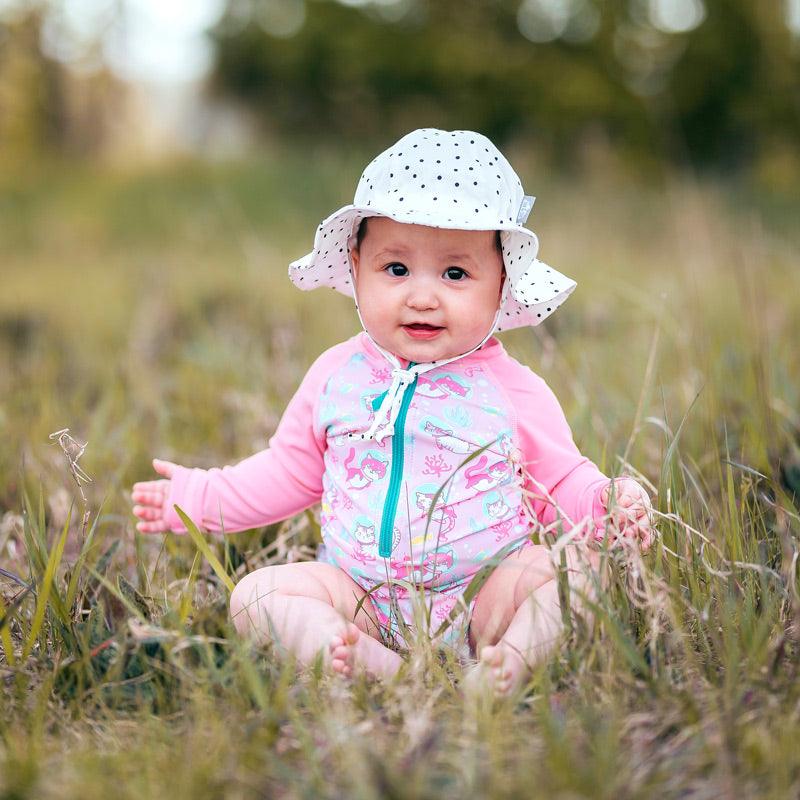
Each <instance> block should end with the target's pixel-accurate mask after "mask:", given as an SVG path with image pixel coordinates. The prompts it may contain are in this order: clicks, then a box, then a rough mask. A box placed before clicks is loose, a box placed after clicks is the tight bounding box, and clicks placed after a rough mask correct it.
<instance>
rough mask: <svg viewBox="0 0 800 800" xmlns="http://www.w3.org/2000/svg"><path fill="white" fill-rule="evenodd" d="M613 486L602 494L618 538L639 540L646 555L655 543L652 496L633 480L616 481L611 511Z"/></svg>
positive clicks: (601, 498) (601, 496)
mask: <svg viewBox="0 0 800 800" xmlns="http://www.w3.org/2000/svg"><path fill="white" fill-rule="evenodd" d="M610 497H611V484H609V485H608V486H606V487H605V488H604V489H603V491H602V493H601V494H600V500H601V502H602V503H603V507H604V508H605V509H606V512H609V513H610V514H611V520H610V524H611V526H612V528H613V529H614V531H615V533H616V534H617V535H618V536H621V537H625V538H627V539H638V540H639V541H640V542H641V548H642V552H643V553H646V552H647V551H648V550H649V549H650V545H651V544H652V542H653V535H654V534H653V528H652V521H651V520H652V510H653V505H652V503H651V502H650V496H649V495H648V494H647V492H646V491H645V490H644V489H643V488H642V487H641V486H640V485H639V484H638V483H637V482H636V481H635V480H633V478H627V477H622V478H616V479H615V480H614V504H613V506H612V507H611V508H610V509H609V507H608V503H609V498H610Z"/></svg>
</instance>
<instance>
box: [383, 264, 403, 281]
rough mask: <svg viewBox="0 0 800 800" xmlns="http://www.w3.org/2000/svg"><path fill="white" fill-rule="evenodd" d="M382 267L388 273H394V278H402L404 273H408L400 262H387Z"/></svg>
mask: <svg viewBox="0 0 800 800" xmlns="http://www.w3.org/2000/svg"><path fill="white" fill-rule="evenodd" d="M384 269H385V270H386V271H387V272H388V273H389V274H390V275H394V277H395V278H402V277H403V276H404V275H408V269H407V268H406V267H405V266H403V265H402V264H398V263H397V262H394V263H393V264H388V265H387V266H386V267H384Z"/></svg>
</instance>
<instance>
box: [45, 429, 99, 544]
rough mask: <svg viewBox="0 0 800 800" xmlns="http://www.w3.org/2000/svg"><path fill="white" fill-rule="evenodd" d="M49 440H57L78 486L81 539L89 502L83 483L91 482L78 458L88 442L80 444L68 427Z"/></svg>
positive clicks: (86, 521) (84, 530)
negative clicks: (81, 511)
mask: <svg viewBox="0 0 800 800" xmlns="http://www.w3.org/2000/svg"><path fill="white" fill-rule="evenodd" d="M49 438H50V440H51V441H52V440H55V441H57V442H58V446H59V447H60V448H61V452H62V453H64V458H66V460H67V467H68V469H69V471H70V474H71V475H72V477H73V479H74V480H75V483H76V485H77V486H78V491H79V492H80V493H81V500H82V501H83V519H82V520H81V541H82V540H83V538H84V537H85V535H86V528H87V526H88V524H89V515H90V513H91V512H90V511H89V504H88V501H87V500H86V495H85V494H84V492H83V484H84V483H91V482H92V478H91V477H90V476H89V475H88V474H87V473H86V471H85V470H84V469H83V467H81V465H80V464H78V459H79V458H80V457H81V456H82V455H83V454H84V453H85V452H86V445H88V444H89V442H85V443H84V444H81V443H80V442H78V441H76V440H75V439H73V438H72V436H70V435H69V428H62V429H61V430H60V431H55V432H54V433H51V434H50V436H49Z"/></svg>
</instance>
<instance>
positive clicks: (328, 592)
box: [231, 561, 402, 677]
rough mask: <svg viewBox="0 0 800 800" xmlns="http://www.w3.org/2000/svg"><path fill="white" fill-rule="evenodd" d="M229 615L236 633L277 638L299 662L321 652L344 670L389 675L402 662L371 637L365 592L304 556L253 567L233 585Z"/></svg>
mask: <svg viewBox="0 0 800 800" xmlns="http://www.w3.org/2000/svg"><path fill="white" fill-rule="evenodd" d="M362 597H364V598H365V599H364V603H363V604H362V607H361V609H360V610H359V611H358V613H357V614H356V606H357V604H358V601H359V600H360V599H361V598H362ZM231 617H232V618H233V623H234V625H235V626H236V630H237V631H238V632H239V633H240V634H242V635H244V636H252V637H254V638H255V639H256V640H257V641H260V642H264V641H268V640H272V641H275V642H277V643H279V644H281V645H283V646H284V647H286V648H287V649H288V650H290V651H291V652H292V653H294V654H295V656H296V657H297V659H298V660H299V661H300V662H301V663H303V664H311V663H312V662H313V661H314V659H315V658H316V657H317V655H318V654H319V653H320V651H322V653H323V657H324V658H325V660H326V662H328V663H330V665H331V667H332V668H333V669H334V670H335V671H337V672H340V673H342V674H344V675H350V674H351V673H352V672H353V671H354V670H357V669H359V668H362V669H364V670H366V671H367V672H368V673H370V674H372V675H376V676H379V677H390V676H391V675H394V673H395V672H397V670H398V669H399V668H400V665H401V663H402V659H401V658H400V656H399V655H397V653H394V652H393V651H391V650H389V649H388V648H386V647H384V645H383V644H381V642H379V641H377V638H373V637H377V636H378V635H379V634H378V628H377V626H376V625H375V622H374V620H376V619H377V617H376V615H375V609H374V608H373V605H372V602H371V601H370V599H369V597H368V596H367V597H365V592H364V590H363V589H362V588H361V587H360V586H359V585H358V584H357V583H356V582H355V581H354V580H353V579H352V578H351V577H350V576H349V575H348V574H347V573H346V572H344V571H343V570H341V569H339V568H338V567H335V566H333V565H332V564H325V563H321V562H316V561H302V562H298V563H295V564H281V565H278V566H272V567H263V568H262V569H258V570H255V572H251V573H250V574H249V575H246V576H245V577H244V578H242V580H241V581H240V582H239V583H238V584H237V585H236V588H235V589H234V590H233V594H232V595H231Z"/></svg>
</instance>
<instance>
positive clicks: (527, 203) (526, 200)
mask: <svg viewBox="0 0 800 800" xmlns="http://www.w3.org/2000/svg"><path fill="white" fill-rule="evenodd" d="M535 202H536V198H535V197H531V195H529V194H526V195H525V197H523V198H522V202H521V203H520V204H519V211H518V212H517V225H524V224H525V223H526V222H527V221H528V217H529V216H530V213H531V209H532V208H533V204H534V203H535Z"/></svg>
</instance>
